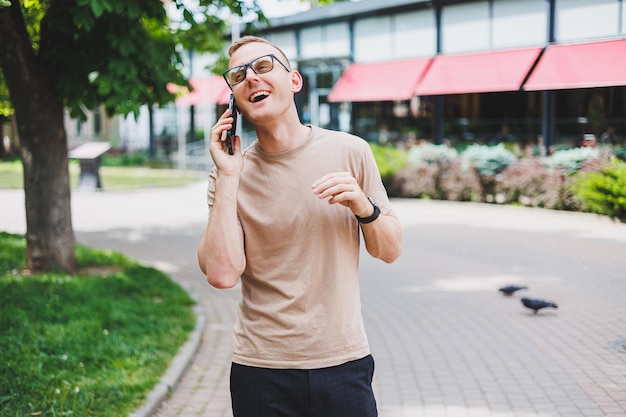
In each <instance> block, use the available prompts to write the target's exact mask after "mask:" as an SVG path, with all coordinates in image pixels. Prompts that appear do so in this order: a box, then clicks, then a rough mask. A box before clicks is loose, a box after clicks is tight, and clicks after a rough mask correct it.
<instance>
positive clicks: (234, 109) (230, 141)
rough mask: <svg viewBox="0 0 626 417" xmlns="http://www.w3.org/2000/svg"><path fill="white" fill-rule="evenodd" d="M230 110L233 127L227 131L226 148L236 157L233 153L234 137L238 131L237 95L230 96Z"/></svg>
mask: <svg viewBox="0 0 626 417" xmlns="http://www.w3.org/2000/svg"><path fill="white" fill-rule="evenodd" d="M228 109H229V110H230V117H232V118H233V127H231V128H230V129H229V130H228V131H226V148H227V149H228V154H229V155H234V153H235V152H234V151H233V137H234V136H235V134H236V131H237V104H236V103H235V95H234V94H231V95H230V101H229V103H228Z"/></svg>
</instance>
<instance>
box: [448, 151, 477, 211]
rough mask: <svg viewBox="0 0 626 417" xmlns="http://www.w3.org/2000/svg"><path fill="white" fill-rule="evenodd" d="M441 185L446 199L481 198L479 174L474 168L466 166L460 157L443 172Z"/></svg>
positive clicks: (465, 199) (464, 199)
mask: <svg viewBox="0 0 626 417" xmlns="http://www.w3.org/2000/svg"><path fill="white" fill-rule="evenodd" d="M439 187H440V189H441V194H442V196H443V198H445V199H446V200H450V201H475V202H478V201H480V199H481V190H482V187H481V184H480V178H479V177H478V174H477V173H476V171H475V170H474V169H468V168H467V167H464V166H463V164H462V162H461V160H460V159H458V158H457V159H456V160H454V161H452V162H451V163H450V165H448V166H447V168H446V169H445V171H444V172H443V173H442V175H441V179H440V183H439Z"/></svg>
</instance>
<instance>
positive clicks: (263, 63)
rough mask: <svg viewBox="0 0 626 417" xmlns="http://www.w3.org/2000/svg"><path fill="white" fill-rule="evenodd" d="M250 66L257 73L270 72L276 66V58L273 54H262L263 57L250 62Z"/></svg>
mask: <svg viewBox="0 0 626 417" xmlns="http://www.w3.org/2000/svg"><path fill="white" fill-rule="evenodd" d="M250 67H251V68H252V70H253V71H254V72H256V73H257V74H263V73H266V72H270V71H271V70H272V68H274V60H273V59H272V56H271V55H267V56H262V57H261V58H257V59H255V60H254V61H252V62H251V63H250Z"/></svg>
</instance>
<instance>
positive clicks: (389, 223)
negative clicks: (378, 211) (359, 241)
mask: <svg viewBox="0 0 626 417" xmlns="http://www.w3.org/2000/svg"><path fill="white" fill-rule="evenodd" d="M361 230H362V231H363V239H364V240H365V248H366V249H367V252H368V253H369V254H370V255H372V256H373V257H375V258H378V259H380V260H382V261H384V262H387V263H391V262H393V261H395V260H396V259H397V258H398V257H399V256H400V254H401V253H402V226H401V225H400V221H399V220H398V218H397V217H396V216H395V215H394V214H393V213H389V214H383V215H381V216H379V217H378V219H376V220H375V221H373V222H371V223H367V224H361Z"/></svg>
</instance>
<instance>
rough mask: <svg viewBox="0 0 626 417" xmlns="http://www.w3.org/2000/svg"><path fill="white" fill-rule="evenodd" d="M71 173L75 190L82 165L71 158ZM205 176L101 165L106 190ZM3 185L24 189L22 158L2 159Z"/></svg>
mask: <svg viewBox="0 0 626 417" xmlns="http://www.w3.org/2000/svg"><path fill="white" fill-rule="evenodd" d="M69 173H70V186H71V188H72V189H75V188H76V186H77V185H78V178H79V176H80V166H79V164H78V162H77V161H73V160H72V161H70V164H69ZM204 178H206V175H204V173H198V172H186V171H180V170H175V169H152V168H145V167H119V166H103V167H100V179H101V181H102V188H103V189H104V190H127V189H133V188H146V187H170V186H180V185H186V184H189V183H192V182H194V181H198V180H202V179H204ZM0 188H24V173H23V170H22V162H21V161H19V160H17V161H0Z"/></svg>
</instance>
